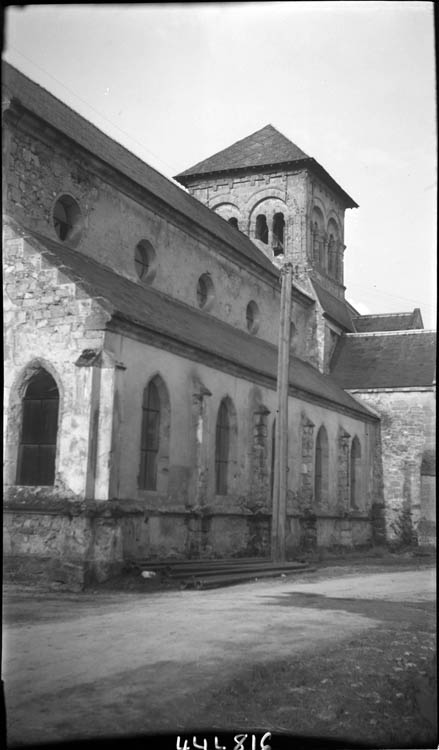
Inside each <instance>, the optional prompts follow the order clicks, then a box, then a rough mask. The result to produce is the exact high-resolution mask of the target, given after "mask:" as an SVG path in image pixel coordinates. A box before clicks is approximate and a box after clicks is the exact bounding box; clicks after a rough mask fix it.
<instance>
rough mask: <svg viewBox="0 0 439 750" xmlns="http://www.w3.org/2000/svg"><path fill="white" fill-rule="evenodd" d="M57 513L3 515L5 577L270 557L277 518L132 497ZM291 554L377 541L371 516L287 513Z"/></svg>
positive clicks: (98, 573)
mask: <svg viewBox="0 0 439 750" xmlns="http://www.w3.org/2000/svg"><path fill="white" fill-rule="evenodd" d="M70 505H71V508H70V510H69V507H68V504H67V507H65V508H64V509H63V511H62V512H60V513H55V512H54V511H53V510H52V509H51V508H50V504H49V503H44V501H40V507H39V508H38V509H37V508H35V507H34V508H33V509H32V511H29V510H26V509H25V508H23V507H17V506H16V507H14V506H13V505H12V504H9V507H7V508H6V509H5V510H6V512H5V519H4V558H5V564H4V571H5V576H6V578H8V579H10V580H14V581H24V582H29V583H44V584H47V583H51V584H53V585H54V586H57V587H64V588H65V589H67V590H78V589H82V588H83V587H84V586H85V585H86V584H87V583H91V582H100V581H104V580H106V579H108V578H110V577H111V576H114V575H116V574H118V573H120V572H121V570H122V569H123V567H124V565H126V563H127V562H128V561H129V560H133V559H139V558H140V559H142V558H143V559H148V558H150V559H157V558H169V559H191V558H192V559H203V558H205V559H206V558H222V557H234V556H236V557H258V556H260V557H261V558H269V557H270V534H271V516H270V514H269V513H267V512H257V513H254V514H251V513H248V514H241V515H238V514H236V513H235V514H234V513H227V512H223V513H210V512H205V511H204V512H202V513H201V512H200V513H196V512H184V511H183V512H181V513H172V512H171V513H165V512H163V511H157V510H154V511H151V510H148V509H146V508H145V507H143V508H142V507H141V506H140V505H139V504H136V503H133V502H131V501H126V502H125V503H121V502H115V501H110V502H108V503H101V504H98V503H95V504H88V505H86V504H74V503H71V504H70ZM287 529H288V534H287V544H286V547H287V557H288V558H289V559H292V558H294V557H295V556H297V555H298V554H300V553H301V552H304V551H312V550H315V549H316V548H317V547H319V548H320V547H323V548H329V547H332V546H335V547H352V546H357V545H358V546H364V545H367V544H369V543H371V540H372V531H371V523H370V520H369V518H368V517H366V516H364V517H360V516H359V515H358V516H357V517H353V516H352V517H348V516H343V517H341V516H340V517H339V516H337V517H334V516H326V517H325V516H321V515H320V516H317V515H315V514H313V513H310V512H308V513H305V514H301V515H297V514H294V515H288V518H287Z"/></svg>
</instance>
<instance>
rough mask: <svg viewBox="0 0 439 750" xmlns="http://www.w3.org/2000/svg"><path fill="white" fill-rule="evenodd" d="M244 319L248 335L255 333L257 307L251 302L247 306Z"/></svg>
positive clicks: (257, 326)
mask: <svg viewBox="0 0 439 750" xmlns="http://www.w3.org/2000/svg"><path fill="white" fill-rule="evenodd" d="M245 317H246V321H247V330H248V331H249V333H257V332H258V329H259V307H258V306H257V304H256V302H254V301H253V300H251V301H250V302H249V303H248V305H247V310H246V313H245Z"/></svg>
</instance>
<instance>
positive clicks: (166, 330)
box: [26, 234, 373, 419]
mask: <svg viewBox="0 0 439 750" xmlns="http://www.w3.org/2000/svg"><path fill="white" fill-rule="evenodd" d="M26 240H27V241H28V242H29V243H30V244H31V245H32V246H33V247H34V248H35V249H37V250H39V251H40V252H43V253H44V255H45V257H46V258H47V259H48V260H49V262H51V263H53V264H54V265H56V266H62V273H63V274H64V275H65V276H67V277H69V278H71V279H72V280H73V281H75V282H76V283H80V284H81V285H82V286H83V287H84V288H85V291H86V292H87V294H89V295H90V296H92V297H98V298H101V299H102V301H103V303H104V306H105V308H106V309H108V308H110V311H111V315H112V316H119V317H121V318H123V319H124V320H126V321H130V322H131V323H134V324H137V325H139V326H142V327H143V328H144V329H148V330H150V331H155V332H157V333H159V334H161V335H163V336H164V337H166V338H167V339H168V341H169V340H170V339H173V340H174V341H178V342H180V343H183V344H186V345H188V346H189V347H190V348H192V349H195V350H198V351H200V350H201V351H204V352H207V353H209V354H210V355H211V356H212V361H215V362H218V359H219V360H221V359H222V360H226V361H227V362H231V363H232V364H235V365H238V366H240V367H242V368H245V369H246V370H247V371H249V372H251V373H259V374H261V375H263V376H265V377H267V376H268V377H269V378H273V379H275V378H276V375H277V349H276V347H275V346H273V345H272V344H270V343H268V342H266V341H262V340H261V339H257V338H255V337H253V336H251V335H250V334H248V333H245V332H244V331H239V330H238V329H236V328H234V327H233V326H230V325H227V324H226V323H223V322H222V321H219V320H216V319H215V318H214V317H213V316H211V315H209V314H208V313H203V312H201V311H199V310H196V309H195V308H192V307H190V306H189V305H185V304H183V303H181V302H177V301H176V300H173V299H172V298H170V297H168V296H166V295H164V294H161V293H160V292H157V291H156V290H155V289H153V288H151V287H143V286H141V285H140V284H136V283H135V282H133V281H130V280H129V279H126V278H124V277H122V276H119V275H118V274H116V273H114V271H112V270H111V269H109V268H107V267H106V266H103V265H101V264H99V263H97V262H95V261H94V260H91V259H90V258H87V257H85V256H84V255H82V254H81V253H78V252H76V251H74V250H71V249H69V248H67V247H66V246H64V245H61V244H59V243H58V242H53V241H51V240H48V239H46V238H45V237H42V236H41V235H37V234H34V235H27V237H26ZM290 384H291V385H292V386H293V387H294V388H297V389H300V390H301V391H304V392H306V393H308V394H310V395H311V396H313V395H314V396H317V397H319V398H322V399H324V400H326V401H328V402H331V404H332V405H336V406H343V407H345V408H347V409H350V410H351V411H352V410H353V411H354V412H356V413H357V414H359V415H360V416H362V417H367V418H369V419H370V418H372V417H373V415H372V414H371V412H370V411H369V410H368V409H367V408H366V407H363V405H361V404H359V403H358V402H357V401H356V400H355V399H353V398H352V397H351V396H350V395H349V394H347V393H345V392H344V391H343V390H342V389H341V388H340V387H339V386H338V385H337V384H336V383H335V382H334V380H333V379H332V378H331V377H329V376H327V375H322V374H321V373H320V372H319V371H318V370H316V369H315V368H314V367H312V366H311V365H308V364H307V363H305V362H302V361H301V360H300V359H297V358H295V357H293V358H292V362H291V371H290Z"/></svg>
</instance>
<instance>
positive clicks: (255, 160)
mask: <svg viewBox="0 0 439 750" xmlns="http://www.w3.org/2000/svg"><path fill="white" fill-rule="evenodd" d="M302 159H309V156H308V154H305V152H304V151H302V149H300V148H299V147H298V146H296V144H295V143H293V142H292V141H290V140H289V139H288V138H286V137H285V136H284V135H282V133H279V131H278V130H276V128H274V127H273V125H265V127H264V128H261V129H260V130H257V131H256V133H252V134H251V135H248V136H247V137H246V138H242V139H241V140H240V141H236V143H233V144H232V146H228V147H227V148H224V149H223V150H222V151H218V153H216V154H214V155H213V156H209V158H208V159H204V160H203V161H200V162H198V164H195V165H194V166H193V167H190V169H186V170H185V171H184V172H181V174H179V175H178V176H177V178H176V179H178V178H180V177H184V176H187V175H194V174H209V173H210V172H225V171H230V170H231V169H242V168H244V167H261V166H267V165H268V164H285V163H287V162H293V161H298V160H302Z"/></svg>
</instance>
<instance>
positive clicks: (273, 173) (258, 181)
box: [175, 125, 357, 299]
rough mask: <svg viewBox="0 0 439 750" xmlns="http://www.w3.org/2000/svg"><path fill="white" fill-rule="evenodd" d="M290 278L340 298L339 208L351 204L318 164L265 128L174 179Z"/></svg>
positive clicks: (341, 230) (341, 240) (341, 234)
mask: <svg viewBox="0 0 439 750" xmlns="http://www.w3.org/2000/svg"><path fill="white" fill-rule="evenodd" d="M175 179H176V180H178V181H179V182H180V183H181V184H182V185H184V186H185V187H186V188H187V189H188V190H189V192H190V193H191V194H192V195H193V196H194V197H195V198H198V200H200V201H202V202H203V203H205V204H206V205H207V206H208V207H209V208H211V209H212V210H213V211H215V212H216V213H218V214H219V215H220V216H222V217H223V218H224V219H225V220H226V221H228V222H229V223H230V224H232V226H234V227H235V228H236V229H237V230H238V231H241V232H244V233H245V234H247V236H248V237H249V238H250V239H251V240H252V241H253V242H254V243H255V245H257V246H258V248H259V249H260V250H261V251H262V252H263V253H264V254H265V255H266V256H267V257H268V258H270V259H271V260H272V262H273V263H274V264H275V265H277V266H279V267H281V266H282V265H283V263H284V260H285V257H286V256H287V257H288V258H289V260H290V262H292V264H293V269H294V275H295V278H296V279H300V278H302V279H303V278H304V277H306V278H311V279H313V278H314V279H315V280H316V281H318V283H319V284H320V285H321V286H322V287H324V288H325V289H326V290H327V291H329V292H330V293H331V294H333V295H334V296H335V297H338V298H339V299H344V285H343V253H344V249H345V247H344V212H345V209H346V208H354V207H356V206H357V204H356V203H355V202H354V201H353V200H352V198H350V196H349V195H348V194H347V193H345V191H344V190H343V189H342V188H341V187H340V186H339V185H338V184H337V183H336V182H335V180H334V179H333V178H332V177H331V176H330V175H329V174H328V173H327V172H326V171H325V170H324V169H323V167H321V166H320V164H319V163H318V162H317V161H316V160H315V159H313V158H312V157H309V156H308V155H307V154H305V152H304V151H302V150H301V149H300V148H299V147H298V146H296V145H295V144H294V143H293V142H292V141H290V140H289V139H288V138H286V137H285V136H284V135H282V133H280V132H279V131H278V130H276V128H274V127H273V125H266V126H265V127H264V128H262V129H261V130H258V131H257V132H256V133H253V134H252V135H250V136H248V137H247V138H244V139H243V140H241V141H237V142H236V143H234V144H233V145H232V146H229V147H228V148H226V149H224V150H223V151H220V152H218V153H217V154H215V155H214V156H211V157H209V158H208V159H205V160H204V161H202V162H199V163H198V164H196V165H195V166H193V167H191V168H190V169H187V170H185V171H184V172H182V173H181V174H179V175H177V177H176V178H175Z"/></svg>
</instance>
